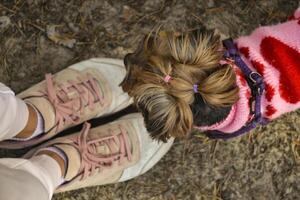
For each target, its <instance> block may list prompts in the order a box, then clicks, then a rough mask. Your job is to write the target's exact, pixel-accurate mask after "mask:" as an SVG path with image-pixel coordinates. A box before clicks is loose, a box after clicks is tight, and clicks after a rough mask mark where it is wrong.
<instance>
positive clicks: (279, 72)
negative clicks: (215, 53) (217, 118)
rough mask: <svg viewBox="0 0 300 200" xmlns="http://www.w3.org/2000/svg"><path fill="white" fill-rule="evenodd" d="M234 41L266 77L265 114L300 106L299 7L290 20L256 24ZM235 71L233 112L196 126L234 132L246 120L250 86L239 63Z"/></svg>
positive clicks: (272, 115)
mask: <svg viewBox="0 0 300 200" xmlns="http://www.w3.org/2000/svg"><path fill="white" fill-rule="evenodd" d="M235 43H236V45H237V47H238V49H239V52H240V54H241V56H242V59H243V60H244V62H245V63H246V64H247V65H248V67H249V68H251V69H252V70H254V71H257V72H258V73H260V74H261V75H262V76H263V78H264V82H265V86H266V89H265V92H264V94H263V96H262V100H261V112H262V115H263V117H265V118H267V119H269V120H272V119H275V118H277V117H279V116H280V115H281V114H284V113H287V112H291V111H294V110H296V109H298V108H300V8H298V9H297V10H296V11H295V13H294V15H293V16H291V17H290V19H289V21H287V22H285V23H281V24H278V25H273V26H264V27H260V28H257V29H256V30H255V31H254V32H252V34H250V35H249V36H243V37H240V38H238V39H236V40H235ZM235 71H236V75H237V85H238V86H239V100H238V102H237V103H236V104H235V105H233V107H232V109H231V111H230V114H229V115H228V116H227V118H226V119H225V120H224V121H222V122H220V123H217V124H214V125H212V126H208V127H196V128H198V129H200V130H218V131H222V132H224V133H232V132H235V131H237V130H239V129H240V128H241V127H243V126H244V125H245V124H246V123H247V121H248V120H249V116H250V107H249V100H250V97H251V90H250V88H249V86H248V85H247V82H246V80H245V78H244V76H243V74H242V73H241V71H240V70H239V69H238V68H237V67H235Z"/></svg>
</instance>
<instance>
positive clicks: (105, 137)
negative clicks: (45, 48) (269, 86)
mask: <svg viewBox="0 0 300 200" xmlns="http://www.w3.org/2000/svg"><path fill="white" fill-rule="evenodd" d="M172 143H173V138H171V139H170V140H169V141H168V143H158V142H157V141H154V140H152V139H151V138H150V136H149V134H148V133H147V131H146V128H145V127H144V122H143V118H142V116H141V115H140V114H137V113H135V114H130V115H127V116H125V117H123V118H121V119H119V120H117V121H115V122H112V123H109V124H107V125H104V126H99V127H95V128H92V129H90V125H89V124H88V123H85V124H84V127H83V130H82V131H81V133H76V134H73V135H70V136H66V137H61V138H57V139H54V140H52V141H49V142H48V143H46V144H43V145H42V146H40V147H37V148H35V149H33V150H32V151H30V152H29V153H28V154H27V155H25V158H30V157H32V156H34V155H36V154H40V153H41V152H43V151H44V152H45V151H47V149H49V147H50V148H57V150H59V151H60V154H61V155H64V157H65V158H64V159H65V160H67V162H66V164H65V166H62V165H61V164H60V166H61V168H62V169H66V170H65V171H64V170H63V173H64V174H65V175H64V179H65V183H64V184H62V185H61V186H60V187H59V188H58V189H57V192H62V191H68V190H74V189H79V188H83V187H89V186H96V185H104V184H109V183H116V182H121V181H126V180H128V179H131V178H134V177H136V176H138V175H141V174H143V173H145V172H146V171H147V170H149V169H150V168H151V167H152V166H153V165H154V164H156V163H157V162H158V161H159V160H160V159H161V158H162V156H163V155H165V154H166V152H167V151H168V150H169V149H170V147H171V145H172ZM52 157H53V156H52ZM60 163H61V162H60Z"/></svg>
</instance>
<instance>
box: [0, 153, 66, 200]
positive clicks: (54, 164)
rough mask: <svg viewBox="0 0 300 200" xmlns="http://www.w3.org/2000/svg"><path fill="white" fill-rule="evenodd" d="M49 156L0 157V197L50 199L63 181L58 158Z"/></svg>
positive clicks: (16, 199) (9, 199)
mask: <svg viewBox="0 0 300 200" xmlns="http://www.w3.org/2000/svg"><path fill="white" fill-rule="evenodd" d="M51 156H52V155H51ZM51 156H49V155H48V154H45V153H43V152H41V154H39V155H37V156H34V157H32V158H30V159H28V160H26V159H21V158H2V159H0V180H1V184H0V199H5V200H20V199H22V200H27V199H28V200H50V199H51V198H52V195H53V193H54V190H55V189H56V188H57V187H58V186H59V185H60V184H61V183H62V182H63V179H62V171H61V167H60V164H59V162H58V161H57V160H55V159H58V160H59V158H57V157H54V158H52V157H51Z"/></svg>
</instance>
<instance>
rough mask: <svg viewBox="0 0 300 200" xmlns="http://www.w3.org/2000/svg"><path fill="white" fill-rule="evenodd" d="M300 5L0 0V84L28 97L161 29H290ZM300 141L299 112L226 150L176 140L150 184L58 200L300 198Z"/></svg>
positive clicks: (228, 32)
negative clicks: (51, 76)
mask: <svg viewBox="0 0 300 200" xmlns="http://www.w3.org/2000/svg"><path fill="white" fill-rule="evenodd" d="M298 6H299V2H298V0H270V1H255V0H249V1H244V0H232V1H227V0H218V1H217V0H215V1H214V0H182V1H179V0H177V1H176V0H145V1H140V0H122V1H118V0H107V1H104V0H51V1H47V0H0V80H1V82H4V83H5V84H7V85H9V86H11V87H12V89H13V90H15V91H16V92H19V91H21V90H23V89H25V88H27V87H30V86H31V85H33V84H34V83H37V82H39V81H41V80H42V79H43V78H44V74H45V73H46V72H53V73H54V72H57V71H59V70H61V69H63V68H65V67H67V66H68V65H70V64H73V63H75V62H78V61H81V60H84V59H87V58H91V57H113V58H122V57H123V56H124V55H125V54H126V53H127V52H131V51H132V50H133V49H134V48H135V47H136V44H137V41H138V40H139V38H140V37H141V36H142V35H143V34H145V33H148V32H149V31H151V30H152V29H153V27H154V26H158V25H163V26H165V27H176V28H178V29H184V28H186V27H188V28H192V27H196V26H201V25H203V24H205V25H207V26H208V27H209V28H216V29H218V31H219V32H220V33H221V34H222V35H223V36H224V37H228V36H231V37H237V36H239V35H245V34H249V33H250V32H251V30H253V29H254V28H255V27H258V26H260V25H266V24H275V23H278V22H280V21H284V20H286V18H287V17H288V16H289V15H291V14H292V12H293V11H294V10H295V9H296V8H297V7H298ZM181 27H182V28H181ZM299 132H300V112H294V113H292V114H288V115H286V116H283V117H282V118H280V119H278V120H276V121H274V122H272V123H270V124H269V125H268V126H266V127H259V128H257V129H256V130H254V131H252V132H251V133H250V134H248V135H246V136H244V137H242V138H238V139H234V140H230V141H226V142H224V141H207V140H206V139H205V138H203V137H201V136H200V137H196V136H192V137H191V138H189V139H187V140H185V141H176V142H175V144H174V146H173V147H172V149H171V150H170V152H169V153H168V154H167V155H166V156H165V157H164V158H163V159H162V160H161V161H160V162H159V163H158V164H157V165H156V166H155V167H154V168H153V169H151V170H150V171H149V172H148V173H146V174H145V175H143V176H140V177H138V178H136V179H134V180H131V181H128V182H125V183H120V184H115V185H110V186H102V187H93V188H85V189H81V190H77V191H72V192H67V193H63V194H57V195H55V196H54V198H53V199H54V200H98V199H99V200H100V199H101V200H102V199H124V200H126V199H128V200H134V199H139V200H142V199H170V200H175V199H215V200H217V199H224V200H225V199H233V200H236V199H241V200H248V199H249V200H250V199H258V200H263V199H272V200H277V199H278V200H279V199H300V165H299V164H300V163H299V162H300V160H299V155H300V134H299ZM21 153H22V151H17V152H11V151H5V150H2V151H1V154H0V156H1V157H7V156H17V155H20V154H21Z"/></svg>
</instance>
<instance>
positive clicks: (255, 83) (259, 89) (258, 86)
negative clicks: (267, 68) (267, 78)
mask: <svg viewBox="0 0 300 200" xmlns="http://www.w3.org/2000/svg"><path fill="white" fill-rule="evenodd" d="M254 76H257V77H254ZM249 80H250V81H251V83H252V84H251V90H254V91H255V93H256V94H258V95H262V93H263V86H262V84H263V82H261V81H260V80H262V76H261V75H260V74H259V73H258V72H251V73H250V75H249Z"/></svg>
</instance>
